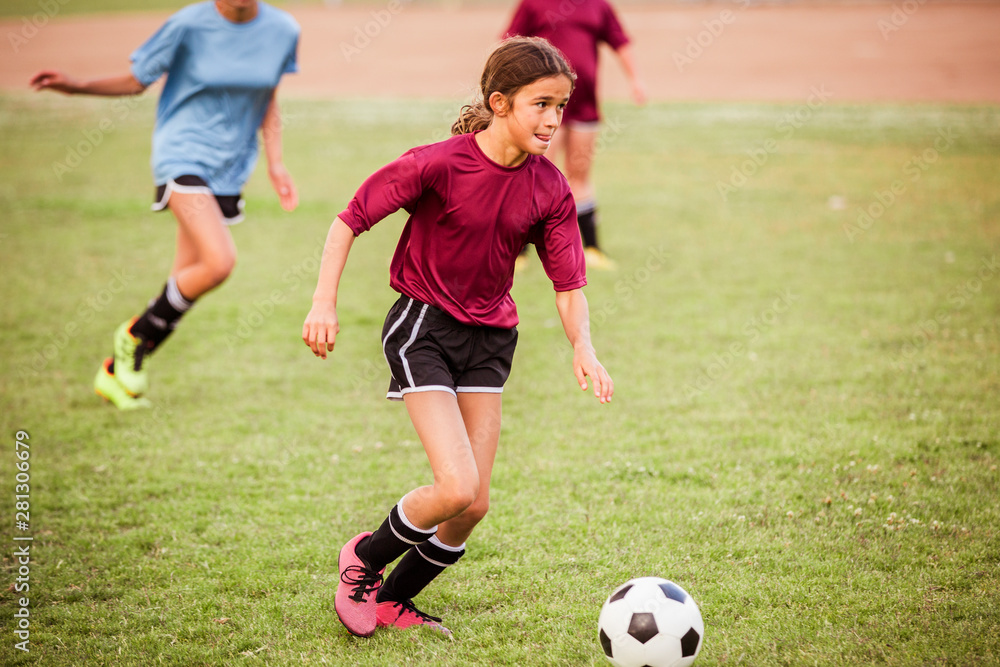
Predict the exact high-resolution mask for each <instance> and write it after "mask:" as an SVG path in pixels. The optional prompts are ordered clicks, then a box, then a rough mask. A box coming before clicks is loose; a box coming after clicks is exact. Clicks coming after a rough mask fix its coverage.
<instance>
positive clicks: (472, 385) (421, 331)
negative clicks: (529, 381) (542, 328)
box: [382, 296, 517, 400]
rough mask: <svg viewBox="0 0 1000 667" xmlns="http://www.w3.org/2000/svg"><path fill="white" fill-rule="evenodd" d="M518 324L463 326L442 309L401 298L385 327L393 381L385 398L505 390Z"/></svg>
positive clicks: (384, 348)
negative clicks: (442, 392)
mask: <svg viewBox="0 0 1000 667" xmlns="http://www.w3.org/2000/svg"><path fill="white" fill-rule="evenodd" d="M516 346H517V327H514V328H513V329H497V328H495V327H477V326H470V325H467V324H462V323H461V322H459V321H458V320H456V319H455V318H454V317H452V316H451V315H448V314H447V313H445V312H444V311H442V310H440V309H439V308H435V307H434V306H431V305H428V304H426V303H422V302H420V301H417V300H416V299H411V298H410V297H408V296H401V297H400V298H399V300H398V301H396V303H395V304H394V305H393V306H392V308H390V309H389V314H388V315H387V316H386V318H385V325H384V326H383V327H382V352H383V353H384V354H385V360H386V361H387V362H388V363H389V371H390V372H391V373H392V379H391V380H390V382H389V391H388V393H387V394H386V398H388V399H391V400H401V399H402V398H403V395H404V394H408V393H410V392H417V391H447V392H449V393H451V394H453V395H457V394H458V393H491V394H499V393H502V392H503V385H504V383H505V382H506V381H507V377H508V376H509V375H510V367H511V362H512V361H513V359H514V348H515V347H516Z"/></svg>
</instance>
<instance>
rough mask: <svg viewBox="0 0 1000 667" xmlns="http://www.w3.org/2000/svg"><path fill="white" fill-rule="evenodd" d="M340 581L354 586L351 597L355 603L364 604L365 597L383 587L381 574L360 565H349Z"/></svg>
mask: <svg viewBox="0 0 1000 667" xmlns="http://www.w3.org/2000/svg"><path fill="white" fill-rule="evenodd" d="M340 580H341V581H342V582H344V583H345V584H348V585H353V586H354V588H353V589H352V591H351V594H350V596H349V597H350V598H351V599H352V600H354V601H355V602H364V601H365V596H367V595H368V594H370V593H371V592H373V591H375V590H376V589H378V587H379V586H381V585H382V575H381V574H379V573H378V572H376V571H374V570H369V569H368V568H367V567H362V566H360V565H348V566H347V567H346V568H345V569H344V572H343V574H341V575H340Z"/></svg>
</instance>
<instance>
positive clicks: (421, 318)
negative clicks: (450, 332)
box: [399, 300, 450, 392]
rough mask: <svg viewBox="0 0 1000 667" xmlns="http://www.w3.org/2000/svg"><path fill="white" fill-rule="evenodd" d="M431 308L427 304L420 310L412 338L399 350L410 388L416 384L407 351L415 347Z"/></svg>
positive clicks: (411, 334)
mask: <svg viewBox="0 0 1000 667" xmlns="http://www.w3.org/2000/svg"><path fill="white" fill-rule="evenodd" d="M411 301H412V300H411ZM429 307H430V306H428V305H427V304H426V303H425V304H424V307H423V308H421V309H420V315H418V316H417V321H416V323H414V325H413V331H412V332H411V333H410V338H409V339H408V340H407V341H406V342H405V343H403V347H401V348H399V360H400V361H402V362H403V372H405V373H406V381H407V382H408V383H409V384H410V387H413V385H414V384H416V383H415V382H414V381H413V373H411V372H410V362H408V361H407V360H406V351H407V350H408V349H410V346H411V345H413V341H415V340H416V339H417V334H418V333H420V325H421V324H423V321H424V314H425V313H426V312H427V309H428V308H429ZM403 391H404V392H405V391H406V388H403ZM449 391H450V390H449Z"/></svg>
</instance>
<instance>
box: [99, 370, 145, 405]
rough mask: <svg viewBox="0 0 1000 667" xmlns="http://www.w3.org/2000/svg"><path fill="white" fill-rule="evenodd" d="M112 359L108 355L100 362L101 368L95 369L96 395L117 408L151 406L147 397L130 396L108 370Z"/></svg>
mask: <svg viewBox="0 0 1000 667" xmlns="http://www.w3.org/2000/svg"><path fill="white" fill-rule="evenodd" d="M112 361H114V359H112V358H111V357H108V358H107V359H105V360H104V363H102V364H101V369H100V370H99V371H97V377H96V378H94V391H95V392H97V395H98V396H100V397H101V398H103V399H104V400H106V401H108V402H109V403H113V404H114V405H115V406H116V407H117V408H118V409H119V410H137V409H140V408H149V407H152V404H151V403H150V402H149V400H148V399H145V398H141V397H140V398H136V397H135V396H132V395H131V394H129V393H128V391H126V390H125V387H123V386H122V385H121V383H120V382H118V379H117V378H116V377H115V374H114V373H112V372H111V371H110V367H111V362H112ZM115 370H117V368H116V369H115Z"/></svg>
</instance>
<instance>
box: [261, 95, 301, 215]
mask: <svg viewBox="0 0 1000 667" xmlns="http://www.w3.org/2000/svg"><path fill="white" fill-rule="evenodd" d="M281 126H282V123H281V109H280V108H279V107H278V97H277V91H275V94H274V95H273V96H272V97H271V103H270V104H269V105H268V106H267V112H266V113H265V114H264V120H263V122H261V124H260V129H261V135H263V138H264V155H265V156H266V157H267V175H268V176H269V177H270V179H271V185H273V186H274V190H275V192H277V193H278V199H279V200H280V201H281V208H283V209H285V210H286V211H294V210H295V207H296V206H298V204H299V193H298V191H297V190H296V189H295V183H294V181H292V175H291V174H289V173H288V169H286V168H285V163H284V162H283V157H282V145H281Z"/></svg>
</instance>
